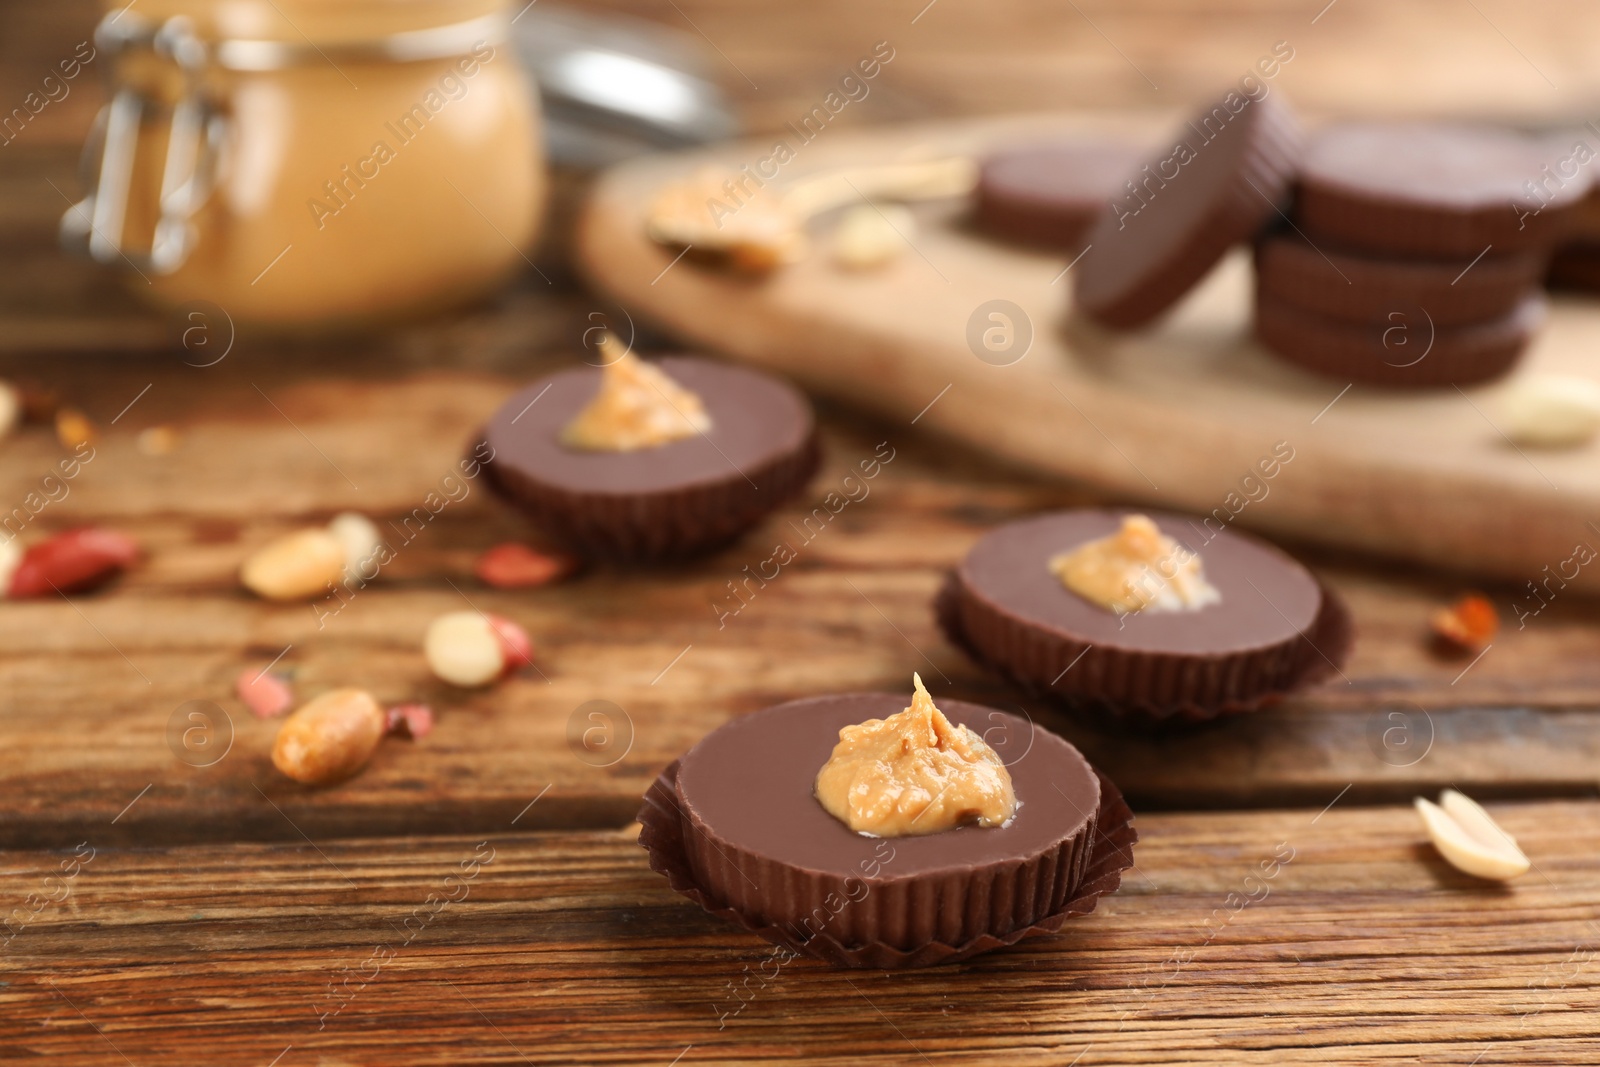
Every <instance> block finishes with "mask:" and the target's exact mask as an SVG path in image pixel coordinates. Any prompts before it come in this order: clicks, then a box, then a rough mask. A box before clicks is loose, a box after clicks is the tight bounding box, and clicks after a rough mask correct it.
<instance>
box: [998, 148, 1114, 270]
mask: <svg viewBox="0 0 1600 1067" xmlns="http://www.w3.org/2000/svg"><path fill="white" fill-rule="evenodd" d="M1140 155H1141V151H1140V150H1139V149H1137V148H1135V147H1134V146H1132V145H1130V144H1126V143H1123V142H1118V141H1108V140H1099V139H1096V138H1088V137H1085V138H1080V139H1077V140H1060V141H1047V142H1042V143H1039V144H1033V145H1019V146H1014V147H1010V148H1002V149H998V150H996V151H995V152H993V153H991V154H990V155H988V156H985V157H984V159H983V161H982V163H981V164H980V168H979V175H978V188H977V190H976V191H975V193H974V194H973V206H972V217H973V221H974V222H975V223H976V224H977V226H978V228H979V229H981V230H983V231H984V232H986V233H988V234H990V235H992V236H995V237H999V238H1002V239H1004V240H1007V241H1013V242H1016V243H1018V244H1025V245H1031V246H1033V247H1036V248H1055V249H1063V250H1065V249H1076V248H1077V247H1078V245H1079V244H1080V243H1081V239H1082V237H1083V235H1084V232H1085V231H1086V230H1088V228H1089V227H1090V226H1091V225H1093V224H1094V222H1095V220H1096V219H1098V218H1099V217H1100V213H1101V212H1102V211H1104V210H1105V207H1106V201H1107V200H1108V199H1110V198H1111V197H1113V196H1116V195H1117V194H1118V193H1119V192H1120V191H1121V185H1122V182H1123V180H1124V179H1126V178H1127V177H1128V176H1129V175H1130V174H1132V173H1133V172H1134V171H1135V170H1137V169H1138V165H1139V163H1140V161H1141V160H1140Z"/></svg>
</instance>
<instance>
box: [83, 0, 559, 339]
mask: <svg viewBox="0 0 1600 1067" xmlns="http://www.w3.org/2000/svg"><path fill="white" fill-rule="evenodd" d="M117 9H118V11H120V14H119V13H117V12H116V11H114V12H112V13H111V14H108V15H107V17H106V19H105V20H103V21H102V23H101V26H100V29H99V30H98V31H97V34H96V43H97V45H98V46H99V47H100V49H101V52H102V61H103V63H104V66H105V69H106V71H107V73H108V76H109V78H110V82H111V92H112V99H111V102H110V103H109V104H108V105H107V107H106V109H105V111H104V113H103V114H102V118H101V122H100V123H99V124H98V125H97V132H96V135H95V138H94V139H93V140H91V143H90V145H89V146H88V149H87V156H88V159H87V162H88V164H89V166H88V169H89V170H90V171H91V172H92V173H97V174H98V181H97V183H96V185H95V188H94V190H93V192H92V193H91V195H90V196H89V197H87V198H86V199H85V200H84V201H83V202H81V203H79V204H77V205H75V206H74V207H73V208H72V209H71V210H69V211H68V212H67V214H66V216H65V218H64V219H63V221H62V228H63V237H64V239H65V240H67V241H68V243H69V244H73V245H76V246H78V247H82V248H86V249H87V250H88V251H89V252H90V253H91V254H92V255H93V256H94V257H95V258H96V259H98V260H100V261H102V262H105V263H107V264H109V265H112V266H116V267H121V268H123V269H125V270H126V271H127V273H128V276H129V279H130V282H131V284H132V285H133V287H134V289H135V290H136V291H140V292H144V293H146V294H148V295H150V296H152V297H153V298H154V299H155V300H156V301H157V302H159V303H163V304H168V305H181V304H184V303H186V302H189V301H193V300H206V301H210V302H212V303H214V304H216V305H217V306H218V307H220V308H221V309H222V310H223V311H225V312H226V313H227V314H228V315H229V316H230V317H232V318H233V319H236V320H240V321H246V322H254V323H260V324H263V325H267V326H274V327H287V328H305V327H322V326H329V325H333V326H359V327H369V326H382V325H385V324H387V323H388V322H390V321H393V320H396V319H398V318H401V317H409V316H413V315H416V314H419V313H425V312H428V311H432V310H437V309H440V308H444V307H448V306H451V305H455V304H459V303H462V302H465V301H467V300H470V299H472V298H474V297H476V296H479V295H481V294H482V293H484V292H486V291H488V290H490V289H492V288H493V287H494V286H495V285H497V284H498V283H499V282H500V281H501V280H502V279H503V278H504V277H505V276H506V275H507V274H508V273H510V272H511V271H514V270H515V269H517V268H519V267H522V266H524V265H525V255H524V250H525V249H526V248H528V247H529V246H530V245H531V243H532V241H533V239H534V237H535V235H536V230H537V226H538V220H539V213H540V210H541V208H542V206H543V200H544V193H545V181H544V171H543V158H542V147H541V142H540V130H539V118H538V114H537V107H536V103H535V100H536V98H535V94H534V90H533V88H532V86H531V84H530V83H529V81H528V79H527V78H526V77H525V75H524V73H523V72H522V70H521V69H520V67H519V66H518V63H517V60H516V58H515V56H514V54H513V52H512V49H511V47H510V46H509V44H508V43H507V41H506V32H507V28H508V25H509V21H510V13H509V11H508V10H507V7H506V5H505V4H503V3H502V2H500V0H145V2H144V3H141V4H140V5H139V6H138V7H137V8H132V9H124V8H123V7H122V5H120V4H118V5H117Z"/></svg>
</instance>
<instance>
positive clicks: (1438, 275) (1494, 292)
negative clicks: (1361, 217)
mask: <svg viewBox="0 0 1600 1067" xmlns="http://www.w3.org/2000/svg"><path fill="white" fill-rule="evenodd" d="M1255 261H1256V292H1257V300H1258V301H1261V302H1263V303H1281V304H1285V305H1288V306H1291V307H1294V308H1297V309H1299V310H1302V311H1305V312H1307V313H1308V314H1316V315H1322V316H1326V317H1328V318H1330V319H1338V320H1340V321H1342V322H1353V323H1367V324H1376V325H1377V326H1378V328H1379V330H1380V331H1381V330H1383V329H1386V328H1388V327H1389V326H1392V325H1394V324H1395V321H1396V320H1395V319H1394V318H1391V316H1392V315H1394V314H1395V313H1396V312H1399V313H1400V314H1401V315H1403V316H1405V317H1406V318H1407V319H1409V320H1410V321H1411V322H1414V323H1421V322H1422V321H1423V314H1422V309H1424V308H1425V309H1427V317H1428V318H1429V319H1431V320H1432V321H1433V323H1434V325H1436V326H1460V325H1465V324H1468V323H1475V322H1484V321H1486V320H1489V319H1497V318H1500V317H1502V316H1504V315H1509V314H1511V312H1512V311H1514V310H1515V309H1516V307H1517V305H1518V304H1520V303H1521V302H1522V301H1523V300H1524V299H1525V298H1526V297H1527V295H1528V294H1529V293H1530V292H1531V291H1533V290H1534V289H1535V288H1536V287H1537V286H1538V284H1539V278H1540V275H1541V273H1542V272H1543V270H1544V263H1543V260H1542V258H1541V257H1540V256H1538V255H1535V254H1533V253H1513V254H1509V255H1504V256H1484V257H1483V258H1482V259H1481V260H1479V261H1478V262H1476V263H1469V261H1468V260H1466V259H1456V260H1427V259H1393V258H1388V257H1380V256H1372V255H1360V254H1356V253H1352V252H1347V251H1341V250H1339V249H1337V248H1334V247H1331V246H1327V247H1321V248H1317V247H1313V246H1312V245H1311V244H1309V243H1308V242H1306V241H1305V240H1304V239H1303V238H1301V237H1298V236H1296V235H1294V234H1292V233H1274V234H1272V235H1270V236H1268V237H1266V238H1263V239H1262V240H1261V241H1260V242H1259V243H1257V245H1256V248H1255Z"/></svg>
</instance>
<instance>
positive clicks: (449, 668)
mask: <svg viewBox="0 0 1600 1067" xmlns="http://www.w3.org/2000/svg"><path fill="white" fill-rule="evenodd" d="M422 655H423V658H424V659H426V660H427V661H428V669H429V670H431V671H432V672H433V673H434V676H435V677H437V678H439V679H441V680H442V681H446V682H449V683H450V684H451V685H456V686H460V687H461V688H463V689H476V688H477V687H479V686H483V685H488V684H489V683H490V682H494V681H498V680H499V679H501V678H504V677H505V676H506V675H508V674H510V673H511V672H512V671H515V670H517V669H518V668H520V667H522V666H523V665H524V664H531V663H532V662H533V642H532V641H530V640H529V639H528V632H527V631H526V630H524V629H523V628H522V627H520V626H518V625H517V624H516V623H514V622H512V621H511V620H510V619H507V618H502V617H501V616H499V615H480V614H479V613H478V612H476V611H453V612H451V613H449V614H448V615H441V616H439V617H438V618H437V619H434V620H433V622H431V623H429V624H428V632H427V633H426V634H425V635H424V636H423V639H422Z"/></svg>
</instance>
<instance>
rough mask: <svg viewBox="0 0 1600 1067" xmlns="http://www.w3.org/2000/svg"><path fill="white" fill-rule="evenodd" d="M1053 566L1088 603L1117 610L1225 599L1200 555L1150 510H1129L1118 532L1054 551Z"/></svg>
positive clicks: (1182, 607) (1197, 605)
mask: <svg viewBox="0 0 1600 1067" xmlns="http://www.w3.org/2000/svg"><path fill="white" fill-rule="evenodd" d="M1050 572H1051V573H1052V574H1054V575H1055V576H1056V577H1058V578H1060V579H1061V584H1062V585H1065V586H1066V587H1067V588H1068V589H1070V590H1071V591H1072V592H1074V593H1076V594H1078V595H1079V596H1081V597H1083V599H1085V600H1087V601H1089V603H1091V604H1097V605H1099V606H1100V607H1102V608H1105V609H1106V610H1107V611H1113V612H1116V613H1117V614H1118V615H1122V614H1126V613H1128V612H1133V611H1151V612H1156V611H1198V610H1200V609H1201V608H1203V607H1205V606H1206V605H1207V604H1215V603H1217V602H1218V601H1220V600H1221V599H1222V594H1221V593H1219V592H1217V590H1216V587H1215V586H1213V585H1211V584H1210V583H1209V582H1207V581H1206V578H1205V573H1204V571H1202V570H1201V567H1200V556H1199V555H1198V554H1197V553H1194V552H1191V551H1190V550H1189V549H1187V548H1185V547H1184V546H1183V545H1180V544H1178V542H1176V541H1174V540H1173V539H1172V538H1170V537H1168V536H1167V535H1166V534H1163V533H1162V532H1161V530H1160V529H1159V528H1158V527H1157V526H1156V524H1155V523H1154V522H1152V521H1151V520H1150V518H1149V517H1148V516H1146V515H1127V516H1124V517H1123V520H1122V528H1121V529H1119V530H1118V531H1117V532H1116V533H1114V534H1111V535H1110V536H1108V537H1102V538H1100V539H1098V540H1095V541H1088V542H1085V543H1084V544H1081V545H1079V546H1078V547H1077V548H1074V549H1072V550H1071V551H1068V552H1063V553H1061V554H1060V555H1059V556H1055V557H1053V558H1052V559H1051V560H1050Z"/></svg>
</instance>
